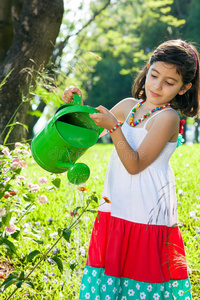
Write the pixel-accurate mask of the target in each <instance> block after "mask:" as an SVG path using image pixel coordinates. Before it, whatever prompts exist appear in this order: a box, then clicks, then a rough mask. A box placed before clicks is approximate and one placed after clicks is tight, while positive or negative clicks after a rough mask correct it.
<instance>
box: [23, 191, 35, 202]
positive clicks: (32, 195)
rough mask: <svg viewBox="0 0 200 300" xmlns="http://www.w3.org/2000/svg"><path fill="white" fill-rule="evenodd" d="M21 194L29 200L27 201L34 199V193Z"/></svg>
mask: <svg viewBox="0 0 200 300" xmlns="http://www.w3.org/2000/svg"><path fill="white" fill-rule="evenodd" d="M22 196H23V198H24V200H25V201H29V202H30V201H31V202H32V201H33V200H34V199H35V195H34V194H31V193H28V194H23V195H22Z"/></svg>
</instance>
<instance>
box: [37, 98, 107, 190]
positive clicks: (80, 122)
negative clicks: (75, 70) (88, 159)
mask: <svg viewBox="0 0 200 300" xmlns="http://www.w3.org/2000/svg"><path fill="white" fill-rule="evenodd" d="M80 104H81V97H80V96H79V95H75V94H74V101H73V102H71V103H66V104H64V105H61V106H60V107H59V108H58V109H57V111H56V112H55V114H54V116H53V117H52V118H51V119H50V120H49V122H48V123H47V124H46V126H45V127H44V128H43V129H42V130H41V131H40V132H39V133H38V134H37V135H36V136H35V137H34V138H33V140H32V143H31V149H32V154H33V157H34V159H35V160H36V162H37V163H38V164H39V165H40V166H41V167H42V168H44V169H45V170H47V171H49V172H51V173H63V172H66V171H68V173H67V177H68V180H69V182H70V183H72V184H77V185H79V184H82V183H85V182H86V181H87V180H88V178H89V176H90V169H89V167H88V166H87V165H86V164H83V163H76V160H77V159H78V158H79V157H80V156H82V155H83V154H84V153H85V151H86V150H87V149H88V148H89V147H91V146H93V145H94V144H95V143H96V142H97V140H98V138H99V134H100V133H101V132H102V131H103V128H100V127H98V126H97V125H96V124H95V123H94V121H93V120H92V119H91V118H90V117H89V114H90V113H95V112H98V111H97V110H96V109H95V108H93V107H90V106H83V105H80Z"/></svg>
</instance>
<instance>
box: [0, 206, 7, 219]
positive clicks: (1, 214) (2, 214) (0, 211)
mask: <svg viewBox="0 0 200 300" xmlns="http://www.w3.org/2000/svg"><path fill="white" fill-rule="evenodd" d="M5 214H6V209H5V208H4V207H2V208H0V217H1V216H4V215H5Z"/></svg>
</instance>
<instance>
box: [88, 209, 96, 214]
mask: <svg viewBox="0 0 200 300" xmlns="http://www.w3.org/2000/svg"><path fill="white" fill-rule="evenodd" d="M86 211H87V212H91V213H93V214H95V213H96V212H97V211H96V210H95V209H87V210H86Z"/></svg>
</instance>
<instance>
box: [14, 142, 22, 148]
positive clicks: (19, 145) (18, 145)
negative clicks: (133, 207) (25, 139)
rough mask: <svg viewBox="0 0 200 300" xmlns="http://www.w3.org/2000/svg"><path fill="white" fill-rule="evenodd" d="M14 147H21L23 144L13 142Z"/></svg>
mask: <svg viewBox="0 0 200 300" xmlns="http://www.w3.org/2000/svg"><path fill="white" fill-rule="evenodd" d="M15 147H23V144H22V143H19V142H18V143H15Z"/></svg>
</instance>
